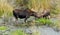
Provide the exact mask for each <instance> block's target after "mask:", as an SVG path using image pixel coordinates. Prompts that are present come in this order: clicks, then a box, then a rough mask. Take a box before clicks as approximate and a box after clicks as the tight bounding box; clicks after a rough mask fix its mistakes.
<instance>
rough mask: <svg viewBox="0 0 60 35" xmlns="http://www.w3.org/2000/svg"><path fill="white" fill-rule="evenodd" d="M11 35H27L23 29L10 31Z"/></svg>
mask: <svg viewBox="0 0 60 35" xmlns="http://www.w3.org/2000/svg"><path fill="white" fill-rule="evenodd" d="M11 35H27V34H26V33H25V32H23V30H16V31H12V32H11Z"/></svg>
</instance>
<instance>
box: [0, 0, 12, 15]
mask: <svg viewBox="0 0 60 35" xmlns="http://www.w3.org/2000/svg"><path fill="white" fill-rule="evenodd" d="M12 10H13V7H12V6H11V5H10V4H9V3H7V1H4V0H3V1H2V0H0V16H12Z"/></svg>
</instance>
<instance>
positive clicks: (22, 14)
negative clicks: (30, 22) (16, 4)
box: [13, 8, 50, 22]
mask: <svg viewBox="0 0 60 35" xmlns="http://www.w3.org/2000/svg"><path fill="white" fill-rule="evenodd" d="M49 15H50V12H46V13H43V15H40V16H38V15H37V13H36V12H35V11H32V10H31V9H29V8H27V9H25V10H20V9H14V10H13V16H14V17H15V19H16V20H18V18H20V19H23V18H25V19H24V22H26V20H27V19H28V18H29V17H30V16H34V17H36V18H42V17H43V18H44V17H47V16H49Z"/></svg>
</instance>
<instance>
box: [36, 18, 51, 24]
mask: <svg viewBox="0 0 60 35" xmlns="http://www.w3.org/2000/svg"><path fill="white" fill-rule="evenodd" d="M36 22H38V23H42V24H43V25H45V24H48V25H50V24H51V23H52V22H51V20H50V19H45V18H40V19H37V20H36Z"/></svg>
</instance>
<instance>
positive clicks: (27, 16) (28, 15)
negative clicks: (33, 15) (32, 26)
mask: <svg viewBox="0 0 60 35" xmlns="http://www.w3.org/2000/svg"><path fill="white" fill-rule="evenodd" d="M28 18H29V15H27V16H26V18H25V20H24V22H25V23H26V20H27V19H28Z"/></svg>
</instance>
